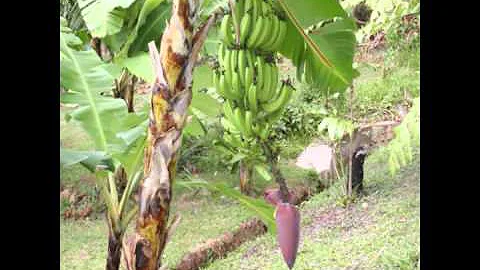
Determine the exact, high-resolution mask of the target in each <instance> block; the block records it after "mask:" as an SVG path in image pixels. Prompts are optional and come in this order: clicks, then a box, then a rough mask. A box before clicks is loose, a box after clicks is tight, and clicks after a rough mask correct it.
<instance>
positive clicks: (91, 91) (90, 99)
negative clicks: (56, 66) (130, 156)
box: [60, 32, 127, 151]
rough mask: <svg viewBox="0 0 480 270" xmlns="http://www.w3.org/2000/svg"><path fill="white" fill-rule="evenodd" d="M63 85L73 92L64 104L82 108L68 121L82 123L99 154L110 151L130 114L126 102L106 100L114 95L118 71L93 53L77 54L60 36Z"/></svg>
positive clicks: (65, 97) (63, 96)
mask: <svg viewBox="0 0 480 270" xmlns="http://www.w3.org/2000/svg"><path fill="white" fill-rule="evenodd" d="M60 52H61V54H62V57H61V60H60V84H61V85H62V87H64V88H65V89H68V90H69V92H68V93H67V94H66V95H62V97H61V102H64V103H74V104H78V105H79V107H78V108H77V109H76V110H74V111H73V112H72V113H70V114H69V115H68V118H67V120H68V119H72V118H73V119H74V120H77V121H79V122H80V124H81V125H82V127H83V128H84V129H85V131H86V132H87V133H88V134H89V135H90V137H91V138H92V139H93V140H94V142H95V147H96V149H97V150H99V151H107V150H108V148H109V144H111V143H114V141H115V140H118V139H117V138H116V136H115V135H116V133H117V131H118V130H117V128H118V127H119V126H120V125H119V124H120V120H119V119H122V118H123V117H125V115H126V114H127V109H126V105H125V102H124V101H123V100H121V99H114V98H110V97H105V96H102V95H101V93H103V92H107V91H110V90H111V88H112V85H113V80H114V78H115V77H117V76H118V75H119V74H118V71H119V70H118V69H117V68H115V67H114V66H113V65H111V64H105V63H103V62H102V61H101V60H100V58H99V57H98V55H97V54H96V53H95V52H94V51H93V50H91V49H90V50H87V51H77V50H75V49H73V48H71V47H70V46H68V44H67V42H66V40H65V37H64V33H63V32H60Z"/></svg>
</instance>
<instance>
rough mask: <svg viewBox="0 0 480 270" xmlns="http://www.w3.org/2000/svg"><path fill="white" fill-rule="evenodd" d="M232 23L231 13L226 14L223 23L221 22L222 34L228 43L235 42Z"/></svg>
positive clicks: (224, 40)
mask: <svg viewBox="0 0 480 270" xmlns="http://www.w3.org/2000/svg"><path fill="white" fill-rule="evenodd" d="M231 25H232V16H231V15H230V14H226V15H225V16H224V17H223V19H222V23H221V24H220V35H221V37H222V40H223V42H224V43H225V44H226V45H233V44H234V39H233V34H232V28H231Z"/></svg>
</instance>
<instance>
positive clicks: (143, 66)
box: [116, 52, 155, 83]
mask: <svg viewBox="0 0 480 270" xmlns="http://www.w3.org/2000/svg"><path fill="white" fill-rule="evenodd" d="M116 64H117V65H119V66H121V67H124V68H126V69H128V71H129V72H130V73H132V74H133V75H135V76H137V77H140V78H142V79H143V80H145V81H146V82H148V83H153V81H154V80H155V74H154V73H153V66H152V60H151V59H150V56H149V54H148V53H146V52H142V53H139V54H138V55H136V56H132V57H129V58H125V59H119V60H118V61H117V62H116Z"/></svg>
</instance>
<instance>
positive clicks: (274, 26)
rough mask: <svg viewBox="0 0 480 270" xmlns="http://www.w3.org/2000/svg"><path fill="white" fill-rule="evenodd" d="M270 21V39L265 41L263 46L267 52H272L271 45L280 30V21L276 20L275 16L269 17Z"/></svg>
mask: <svg viewBox="0 0 480 270" xmlns="http://www.w3.org/2000/svg"><path fill="white" fill-rule="evenodd" d="M270 18H271V19H270V20H271V35H270V39H269V40H267V41H266V42H265V44H264V47H265V50H267V51H273V45H274V43H275V41H276V40H277V37H278V35H279V34H280V33H279V30H280V20H279V19H278V17H277V16H275V15H273V16H271V17H270Z"/></svg>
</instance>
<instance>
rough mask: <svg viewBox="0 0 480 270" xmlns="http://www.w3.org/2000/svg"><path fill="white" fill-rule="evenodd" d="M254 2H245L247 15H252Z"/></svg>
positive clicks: (248, 0) (250, 0)
mask: <svg viewBox="0 0 480 270" xmlns="http://www.w3.org/2000/svg"><path fill="white" fill-rule="evenodd" d="M253 2H254V1H253V0H245V5H244V8H245V10H244V11H245V13H250V14H252V10H253Z"/></svg>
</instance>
